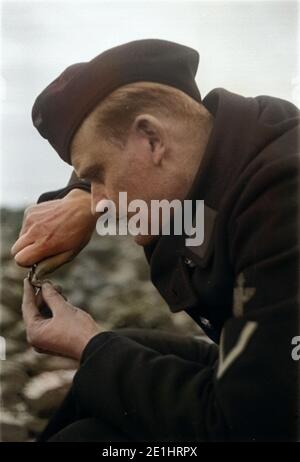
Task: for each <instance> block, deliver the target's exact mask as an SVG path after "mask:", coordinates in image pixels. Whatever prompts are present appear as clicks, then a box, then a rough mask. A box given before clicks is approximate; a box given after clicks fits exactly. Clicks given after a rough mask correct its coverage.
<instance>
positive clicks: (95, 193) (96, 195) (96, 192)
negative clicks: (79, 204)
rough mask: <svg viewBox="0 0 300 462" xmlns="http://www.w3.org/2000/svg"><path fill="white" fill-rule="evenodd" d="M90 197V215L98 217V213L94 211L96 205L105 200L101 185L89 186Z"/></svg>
mask: <svg viewBox="0 0 300 462" xmlns="http://www.w3.org/2000/svg"><path fill="white" fill-rule="evenodd" d="M91 195H92V200H91V213H92V215H98V214H99V215H100V213H99V212H97V211H96V207H97V204H98V203H99V202H100V201H101V200H103V199H107V196H106V194H105V188H104V186H103V185H101V184H95V183H92V184H91Z"/></svg>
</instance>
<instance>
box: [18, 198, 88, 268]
mask: <svg viewBox="0 0 300 462" xmlns="http://www.w3.org/2000/svg"><path fill="white" fill-rule="evenodd" d="M95 225H96V217H95V216H93V215H92V213H91V197H90V194H89V193H88V192H86V191H82V190H80V189H73V190H72V191H70V192H69V194H67V195H66V196H65V197H64V198H63V199H57V200H52V201H48V202H43V203H41V204H37V205H33V206H31V207H29V208H28V209H26V211H25V214H24V220H23V225H22V229H21V231H20V235H19V238H18V240H17V241H16V242H15V244H14V245H13V247H12V249H11V252H12V255H13V256H14V257H15V261H16V263H17V264H18V265H20V266H32V265H33V264H35V263H38V262H40V261H42V260H44V259H45V258H47V257H50V256H54V255H58V254H63V253H64V255H65V256H63V257H62V259H61V260H64V259H65V262H67V261H69V260H70V259H72V256H73V257H74V256H75V255H77V254H78V253H79V252H80V250H81V249H82V248H83V247H84V246H85V245H86V244H87V243H88V242H89V240H90V238H91V235H92V233H93V230H94V228H95ZM62 263H63V261H62V262H60V264H62Z"/></svg>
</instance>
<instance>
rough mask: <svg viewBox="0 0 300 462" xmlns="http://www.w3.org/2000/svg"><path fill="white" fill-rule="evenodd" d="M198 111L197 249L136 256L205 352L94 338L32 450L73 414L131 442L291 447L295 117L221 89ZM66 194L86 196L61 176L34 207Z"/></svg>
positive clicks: (175, 247)
mask: <svg viewBox="0 0 300 462" xmlns="http://www.w3.org/2000/svg"><path fill="white" fill-rule="evenodd" d="M203 104H204V105H205V106H206V108H207V109H208V110H209V111H210V112H211V113H212V114H213V116H214V117H215V120H214V127H213V131H212V133H211V136H210V139H209V142H208V145H207V148H206V151H205V154H204V157H203V160H202V162H201V165H200V168H199V171H198V172H197V175H196V178H195V181H194V183H193V185H192V187H191V190H190V193H189V195H188V197H187V198H190V199H193V200H196V199H199V200H204V204H205V220H204V224H205V233H204V242H203V243H202V244H201V245H200V246H196V247H193V246H187V245H186V242H185V239H186V236H184V235H183V236H176V235H170V236H160V238H159V239H158V240H157V241H156V242H155V243H154V244H153V245H150V246H147V247H145V254H146V257H147V260H148V262H149V264H150V268H151V279H152V282H153V284H154V285H155V286H156V287H157V289H158V291H159V292H160V294H161V295H162V296H163V298H164V299H165V300H166V302H167V303H168V305H169V307H170V309H171V311H173V312H178V311H181V310H185V311H187V312H188V314H189V315H190V316H192V318H193V319H194V320H195V321H196V322H197V323H198V324H199V325H200V326H201V327H202V329H203V330H204V331H205V332H206V333H207V335H208V336H209V337H210V338H211V339H212V340H213V342H215V343H214V344H209V343H205V342H203V341H199V340H196V339H192V338H191V337H188V336H187V337H186V338H185V337H183V338H181V339H180V340H179V341H176V338H175V337H172V335H171V336H170V335H167V334H166V337H165V338H166V341H165V342H163V341H162V340H161V337H159V336H158V334H155V332H153V334H152V335H150V334H149V333H148V334H147V335H145V336H143V335H141V333H139V332H138V331H132V332H131V334H130V331H128V332H127V333H126V330H125V331H122V330H120V331H118V330H116V331H112V332H105V333H101V334H99V335H97V336H96V337H94V338H93V339H92V340H91V341H90V342H89V344H88V345H87V347H86V349H85V351H84V353H83V356H82V360H81V365H80V368H79V370H78V372H77V374H76V376H75V379H74V382H73V385H72V388H71V391H70V393H69V395H68V397H67V400H66V402H65V403H64V405H63V408H62V409H61V411H60V413H59V414H58V415H57V416H56V417H55V418H54V419H53V420H52V422H50V424H49V425H48V427H47V429H46V431H45V432H44V434H43V435H42V437H41V439H42V440H45V439H47V438H48V437H49V436H51V434H53V433H55V431H58V430H59V429H61V428H63V426H64V425H66V424H68V423H69V422H70V421H72V419H75V418H78V416H79V415H80V416H81V417H82V416H91V417H95V418H99V419H102V420H104V421H105V422H107V423H108V424H111V425H113V427H114V428H115V429H116V431H117V432H120V433H121V434H123V435H126V437H127V438H128V440H132V441H138V440H143V441H151V440H161V441H184V440H186V441H218V440H226V441H230V440H233V441H239V440H295V439H297V436H296V435H297V432H298V423H299V420H298V414H299V402H298V397H299V393H298V391H299V380H298V362H297V361H296V360H295V358H294V359H293V357H292V350H293V338H294V337H296V336H299V335H300V332H299V319H298V308H299V304H298V258H299V252H298V222H297V220H298V189H297V188H298V174H299V163H298V155H299V154H298V145H297V141H298V140H297V138H298V128H299V111H298V109H297V108H296V107H295V106H294V105H292V104H291V103H289V102H287V101H283V100H280V99H277V98H273V97H269V96H260V97H256V98H245V97H242V96H239V95H236V94H233V93H230V92H228V91H226V90H223V89H217V90H213V91H212V92H211V93H209V94H208V96H206V98H205V99H204V101H203ZM73 187H81V188H83V189H88V185H87V184H85V183H83V182H81V181H79V180H78V179H76V177H75V176H74V175H73V178H72V181H71V184H70V185H69V186H68V187H67V188H64V189H63V190H61V191H56V192H55V193H48V194H47V193H46V194H45V195H43V196H42V197H41V200H49V199H51V198H53V197H62V196H63V195H64V194H66V192H68V191H69V190H70V189H71V188H73ZM187 334H188V333H187ZM216 345H218V346H216ZM74 403H76V412H75V405H74ZM71 409H72V410H71Z"/></svg>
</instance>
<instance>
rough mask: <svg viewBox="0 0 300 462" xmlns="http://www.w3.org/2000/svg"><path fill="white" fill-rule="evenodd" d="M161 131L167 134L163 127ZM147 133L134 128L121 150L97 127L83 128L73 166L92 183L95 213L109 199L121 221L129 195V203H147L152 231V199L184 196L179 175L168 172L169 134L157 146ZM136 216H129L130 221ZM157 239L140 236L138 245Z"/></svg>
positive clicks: (157, 138) (137, 238)
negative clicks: (124, 197)
mask: <svg viewBox="0 0 300 462" xmlns="http://www.w3.org/2000/svg"><path fill="white" fill-rule="evenodd" d="M159 130H162V131H163V127H162V126H161V127H160V129H159ZM146 133H149V130H147V131H146ZM146 133H145V132H144V131H143V130H139V128H138V127H137V128H133V130H132V132H130V134H129V137H128V140H127V143H126V145H125V147H124V148H123V147H122V148H121V147H120V146H118V145H115V144H113V143H111V142H110V143H109V142H107V141H105V140H104V139H103V138H101V137H100V136H99V134H98V133H97V131H96V130H95V128H94V126H93V124H83V125H82V126H81V127H80V130H79V132H78V133H77V134H76V148H75V149H72V164H73V166H74V168H75V171H76V173H77V175H78V176H80V177H81V178H85V179H87V180H89V181H90V182H91V188H92V197H91V200H92V213H94V214H96V206H97V204H98V203H99V201H101V200H102V199H109V200H112V201H113V202H114V203H115V206H116V210H117V218H118V210H119V192H126V193H127V202H128V203H129V202H130V201H132V200H134V199H142V200H144V201H145V202H146V203H147V205H148V210H149V214H148V225H149V229H150V224H151V217H150V201H151V199H157V200H161V199H169V200H172V199H174V198H179V199H180V196H181V195H182V193H181V194H180V191H179V192H178V190H179V188H178V184H177V183H176V181H175V180H176V172H175V171H173V172H172V169H169V168H168V161H167V160H165V154H166V152H167V148H168V147H167V145H166V144H167V139H166V137H165V134H163V133H160V135H157V136H156V137H155V141H154V142H153V140H151V139H150V138H149V136H148V135H147V134H146ZM151 133H152V132H151ZM160 138H161V139H160ZM137 211H138V210H137ZM134 214H135V212H131V213H129V212H128V219H129V218H130V216H132V215H134ZM156 238H157V236H151V235H146V236H144V235H138V236H136V237H135V242H136V243H137V244H139V245H147V244H149V243H151V242H152V241H153V240H155V239H156Z"/></svg>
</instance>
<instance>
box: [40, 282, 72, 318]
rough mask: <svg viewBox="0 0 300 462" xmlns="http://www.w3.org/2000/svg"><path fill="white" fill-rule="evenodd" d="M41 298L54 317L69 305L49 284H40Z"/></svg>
mask: <svg viewBox="0 0 300 462" xmlns="http://www.w3.org/2000/svg"><path fill="white" fill-rule="evenodd" d="M42 296H43V299H44V301H45V302H46V304H47V305H48V307H49V308H50V309H51V311H52V312H53V315H54V316H55V314H59V312H61V311H62V310H65V309H66V307H68V306H69V303H68V302H66V300H65V299H64V297H63V296H62V295H61V294H59V293H58V292H57V290H55V288H54V287H53V285H52V284H50V283H49V282H45V283H44V284H42Z"/></svg>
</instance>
